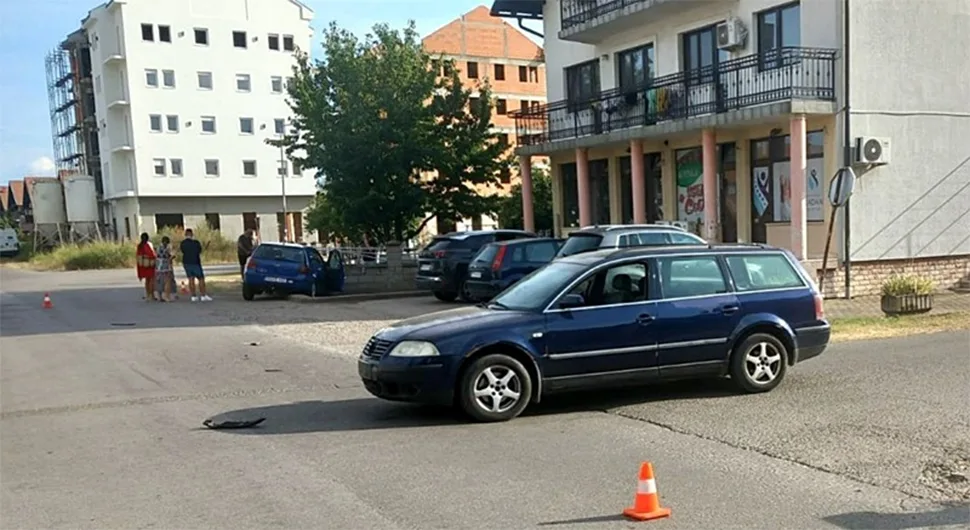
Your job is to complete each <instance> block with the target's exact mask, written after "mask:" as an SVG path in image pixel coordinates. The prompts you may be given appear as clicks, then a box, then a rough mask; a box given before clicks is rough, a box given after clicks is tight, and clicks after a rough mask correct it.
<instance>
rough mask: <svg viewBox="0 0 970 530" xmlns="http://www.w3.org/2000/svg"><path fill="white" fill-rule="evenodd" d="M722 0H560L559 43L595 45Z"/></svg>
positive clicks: (721, 2)
mask: <svg viewBox="0 0 970 530" xmlns="http://www.w3.org/2000/svg"><path fill="white" fill-rule="evenodd" d="M705 3H706V4H723V3H724V0H561V2H560V3H559V16H560V31H559V38H560V39H561V40H567V41H574V42H583V43H586V44H596V43H598V42H600V41H602V40H603V39H605V38H607V37H609V36H610V35H615V34H616V33H618V32H621V31H625V30H628V29H632V28H636V27H641V26H643V25H644V24H647V23H648V22H649V21H650V20H651V19H656V18H658V17H664V16H669V15H672V14H676V13H678V12H681V11H686V10H688V9H692V8H695V7H697V6H700V5H703V4H705Z"/></svg>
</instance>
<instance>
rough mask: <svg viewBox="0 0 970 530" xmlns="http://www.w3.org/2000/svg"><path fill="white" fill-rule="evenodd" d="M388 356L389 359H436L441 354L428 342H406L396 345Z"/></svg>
mask: <svg viewBox="0 0 970 530" xmlns="http://www.w3.org/2000/svg"><path fill="white" fill-rule="evenodd" d="M389 355H390V356H391V357H437V356H438V355H441V354H440V353H439V352H438V348H436V347H435V345H434V344H431V343H430V342H423V341H417V340H406V341H404V342H400V343H398V345H397V346H395V347H394V349H393V350H391V353H390V354H389Z"/></svg>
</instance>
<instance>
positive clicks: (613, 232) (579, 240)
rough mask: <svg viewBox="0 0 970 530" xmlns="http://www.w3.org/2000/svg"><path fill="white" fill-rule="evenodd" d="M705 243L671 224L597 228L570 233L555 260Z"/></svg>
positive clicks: (590, 227)
mask: <svg viewBox="0 0 970 530" xmlns="http://www.w3.org/2000/svg"><path fill="white" fill-rule="evenodd" d="M706 244H707V241H704V240H703V239H702V238H700V237H698V236H696V235H694V234H692V233H690V232H688V231H686V230H684V229H683V228H680V227H677V226H673V225H661V224H647V225H599V226H588V227H586V228H582V229H580V230H576V231H573V232H570V234H569V237H568V238H566V242H565V243H563V245H562V247H560V248H559V254H557V255H556V257H557V258H561V257H564V256H572V255H574V254H579V253H581V252H590V251H593V250H603V249H608V248H626V247H644V246H657V245H706Z"/></svg>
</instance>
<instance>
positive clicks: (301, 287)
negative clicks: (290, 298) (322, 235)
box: [242, 243, 346, 300]
mask: <svg viewBox="0 0 970 530" xmlns="http://www.w3.org/2000/svg"><path fill="white" fill-rule="evenodd" d="M345 279H346V276H345V271H344V263H343V257H342V256H341V255H340V251H339V250H331V251H330V252H329V253H328V256H327V258H324V257H323V255H322V254H320V251H318V250H317V249H315V248H313V247H310V246H305V245H297V244H294V243H261V244H260V245H259V246H257V247H256V248H255V249H254V250H253V254H252V256H250V257H249V260H248V261H247V262H246V269H245V272H244V273H243V284H242V295H243V298H244V299H245V300H252V299H253V298H255V296H256V295H258V294H263V293H267V294H273V295H283V296H286V295H291V294H303V295H307V296H310V297H316V296H324V295H328V294H333V293H339V292H342V291H343V290H344V281H345Z"/></svg>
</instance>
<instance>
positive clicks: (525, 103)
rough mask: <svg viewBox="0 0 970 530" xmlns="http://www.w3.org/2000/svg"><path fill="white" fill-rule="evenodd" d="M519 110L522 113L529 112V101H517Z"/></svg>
mask: <svg viewBox="0 0 970 530" xmlns="http://www.w3.org/2000/svg"><path fill="white" fill-rule="evenodd" d="M519 110H521V111H523V112H525V111H528V110H529V100H527V99H523V100H522V101H519Z"/></svg>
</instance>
